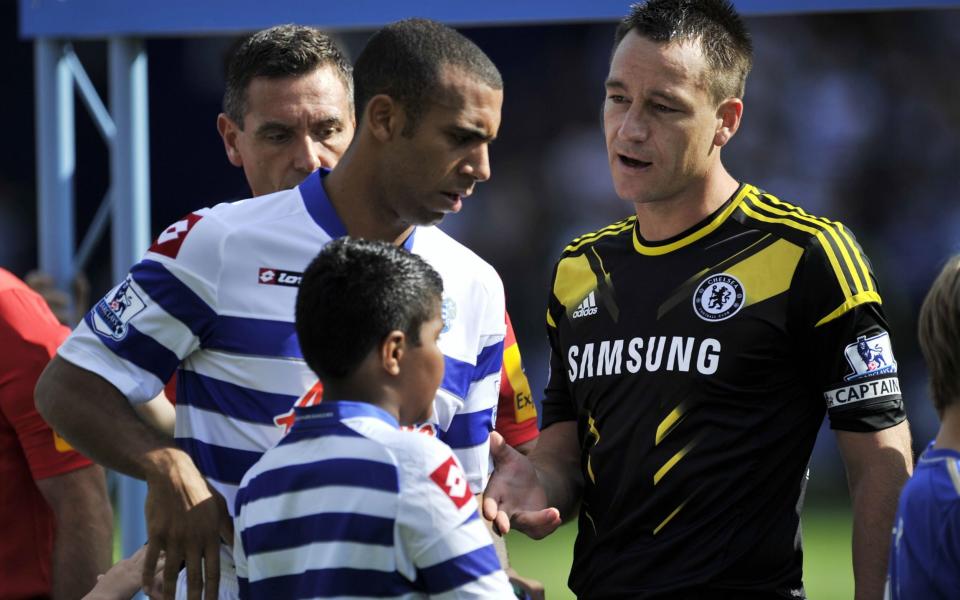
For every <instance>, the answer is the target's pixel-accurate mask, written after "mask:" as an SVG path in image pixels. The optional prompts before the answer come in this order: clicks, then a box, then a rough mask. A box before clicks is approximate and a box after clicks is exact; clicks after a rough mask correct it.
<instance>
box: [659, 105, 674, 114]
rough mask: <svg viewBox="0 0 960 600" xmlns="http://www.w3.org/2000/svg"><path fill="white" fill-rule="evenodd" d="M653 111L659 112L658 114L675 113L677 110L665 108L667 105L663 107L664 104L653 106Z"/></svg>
mask: <svg viewBox="0 0 960 600" xmlns="http://www.w3.org/2000/svg"><path fill="white" fill-rule="evenodd" d="M653 110H655V111H657V112H659V113H675V112H677V109H675V108H670V107H669V106H667V105H665V104H654V105H653Z"/></svg>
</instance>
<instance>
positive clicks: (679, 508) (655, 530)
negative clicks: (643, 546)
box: [653, 500, 689, 535]
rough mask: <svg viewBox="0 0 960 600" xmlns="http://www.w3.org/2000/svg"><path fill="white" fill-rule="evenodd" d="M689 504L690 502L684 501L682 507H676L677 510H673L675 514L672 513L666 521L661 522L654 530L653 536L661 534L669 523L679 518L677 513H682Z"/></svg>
mask: <svg viewBox="0 0 960 600" xmlns="http://www.w3.org/2000/svg"><path fill="white" fill-rule="evenodd" d="M687 502H689V500H684V501H683V504H681V505H680V506H678V507H676V508H675V509H673V512H672V513H670V514H669V515H667V518H666V519H664V520H663V521H661V522H660V524H659V525H657V527H656V528H655V529H654V530H653V535H657V534H658V533H660V530H661V529H663V527H664V526H665V525H666V524H667V523H669V522H670V521H671V520H672V519H673V518H674V517H675V516H677V513H678V512H680V511H681V510H683V507H684V506H686V505H687Z"/></svg>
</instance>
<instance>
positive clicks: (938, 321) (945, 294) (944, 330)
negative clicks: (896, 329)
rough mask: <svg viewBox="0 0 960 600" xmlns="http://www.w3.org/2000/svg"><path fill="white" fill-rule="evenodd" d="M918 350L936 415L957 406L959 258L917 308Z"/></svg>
mask: <svg viewBox="0 0 960 600" xmlns="http://www.w3.org/2000/svg"><path fill="white" fill-rule="evenodd" d="M917 336H918V337H919V339H920V350H921V351H922V352H923V358H924V359H925V360H926V362H927V370H928V371H929V374H930V393H931V395H932V396H933V405H934V406H935V407H936V409H937V412H939V413H941V414H942V413H943V411H944V409H945V408H947V407H948V406H950V405H952V404H957V403H960V255H957V256H954V257H953V258H951V259H950V260H949V261H948V262H947V264H946V266H944V267H943V270H942V271H940V275H938V276H937V279H936V280H935V281H934V282H933V285H932V286H930V291H929V292H927V297H926V298H925V299H924V300H923V306H921V307H920V318H919V323H918V327H917Z"/></svg>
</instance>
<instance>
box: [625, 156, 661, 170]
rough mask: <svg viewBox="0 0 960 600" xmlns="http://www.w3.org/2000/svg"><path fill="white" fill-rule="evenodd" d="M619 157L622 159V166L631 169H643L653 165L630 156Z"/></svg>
mask: <svg viewBox="0 0 960 600" xmlns="http://www.w3.org/2000/svg"><path fill="white" fill-rule="evenodd" d="M617 157H618V158H619V159H620V164H622V165H625V166H627V167H630V168H631V169H643V168H645V167H649V166H650V165H652V164H653V163H649V162H646V161H643V160H637V159H635V158H630V157H629V156H624V155H623V154H618V155H617Z"/></svg>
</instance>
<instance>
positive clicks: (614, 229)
mask: <svg viewBox="0 0 960 600" xmlns="http://www.w3.org/2000/svg"><path fill="white" fill-rule="evenodd" d="M636 220H637V217H636V216H632V217H627V218H626V219H622V220H620V221H617V222H616V223H614V224H612V225H607V226H606V227H604V228H603V229H598V230H597V231H593V232H590V233H585V234H583V235H581V236H580V237H578V238H575V239H574V240H573V241H572V242H570V244H568V245H567V247H566V248H564V249H563V251H564V252H573V251H574V250H578V249H579V248H580V247H581V246H583V245H584V244H587V243H589V242H595V241H597V240H599V239H600V238H602V237H606V236H608V235H616V234H618V233H622V232H624V231H627V230H628V229H632V228H633V224H634V222H636Z"/></svg>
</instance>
